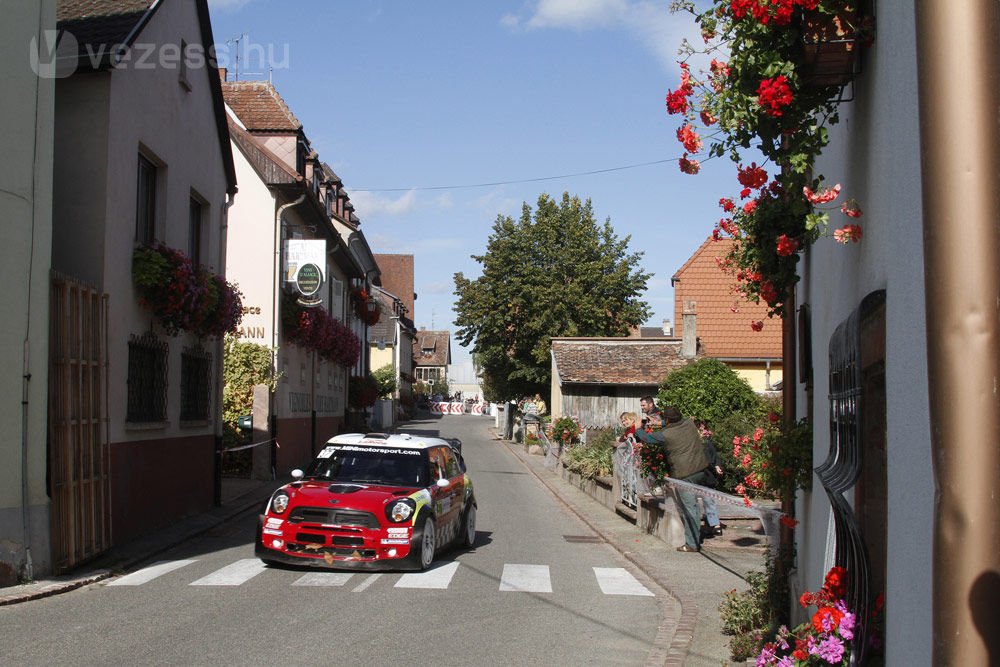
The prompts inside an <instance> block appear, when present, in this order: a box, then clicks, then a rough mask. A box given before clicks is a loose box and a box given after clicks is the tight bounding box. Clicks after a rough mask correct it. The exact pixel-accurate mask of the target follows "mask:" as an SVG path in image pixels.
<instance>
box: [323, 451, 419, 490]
mask: <svg viewBox="0 0 1000 667" xmlns="http://www.w3.org/2000/svg"><path fill="white" fill-rule="evenodd" d="M305 477H306V478H309V479H317V480H323V481H330V482H356V483H358V484H384V485H388V486H410V487H423V486H427V484H428V481H427V480H428V473H427V465H426V463H425V459H424V455H423V452H421V451H420V450H415V449H402V448H391V447H384V448H383V447H355V446H350V445H345V446H337V445H330V446H327V447H326V448H324V449H323V451H321V452H320V453H319V456H318V457H317V458H316V459H315V460H314V461H313V462H312V463H311V464H310V465H309V469H308V470H306V474H305Z"/></svg>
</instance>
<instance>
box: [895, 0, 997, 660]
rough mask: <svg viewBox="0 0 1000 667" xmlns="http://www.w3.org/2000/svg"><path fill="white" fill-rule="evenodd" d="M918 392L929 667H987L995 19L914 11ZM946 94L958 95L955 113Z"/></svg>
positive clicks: (992, 647) (991, 639)
mask: <svg viewBox="0 0 1000 667" xmlns="http://www.w3.org/2000/svg"><path fill="white" fill-rule="evenodd" d="M914 6H915V9H916V12H915V13H916V32H917V34H916V38H917V39H916V41H917V75H918V83H919V86H918V89H919V113H920V158H921V160H920V167H921V170H922V172H921V177H922V186H923V232H924V281H925V285H926V288H925V299H926V309H927V324H926V327H927V375H928V377H927V380H928V395H929V399H930V426H931V429H930V431H931V433H930V435H931V454H932V456H933V462H934V483H935V495H934V560H933V562H934V570H933V637H932V639H933V647H932V648H933V663H934V664H935V665H958V664H963V665H985V664H996V662H997V661H998V660H1000V656H998V651H1000V648H998V644H997V639H996V636H995V631H996V620H995V612H996V603H997V599H998V597H1000V549H998V548H997V530H998V528H997V526H1000V502H998V500H997V484H998V483H997V480H998V479H1000V449H998V448H997V442H1000V398H998V389H997V386H998V380H1000V324H998V302H1000V289H998V288H1000V285H998V283H997V281H996V276H997V275H1000V235H998V232H997V227H996V215H997V211H998V210H1000V189H998V188H997V174H1000V127H998V123H997V109H998V108H1000V79H998V76H997V72H998V71H1000V48H998V43H997V42H998V40H997V34H998V32H1000V17H998V15H997V7H996V2H995V0H967V1H966V2H955V3H942V2H934V1H932V0H916V2H915V5H914ZM944 90H962V91H965V95H964V96H963V97H962V102H961V103H960V104H954V103H953V102H952V103H949V100H948V97H949V96H948V95H942V94H941V91H944Z"/></svg>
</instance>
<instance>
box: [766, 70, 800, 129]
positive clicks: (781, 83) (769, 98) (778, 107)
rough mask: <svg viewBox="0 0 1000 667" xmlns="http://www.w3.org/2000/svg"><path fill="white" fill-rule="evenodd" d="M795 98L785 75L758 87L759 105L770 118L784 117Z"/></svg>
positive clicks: (780, 75)
mask: <svg viewBox="0 0 1000 667" xmlns="http://www.w3.org/2000/svg"><path fill="white" fill-rule="evenodd" d="M794 99H795V97H794V96H793V95H792V89H791V87H789V85H788V79H787V78H786V77H785V75H784V74H779V75H778V76H776V77H774V78H773V79H764V80H763V81H761V82H760V86H758V87H757V103H758V104H760V106H761V108H762V109H763V110H764V113H766V114H767V115H769V116H774V117H775V118H777V117H779V116H781V115H782V113H784V112H783V109H784V108H785V107H787V106H788V105H789V104H791V103H792V100H794Z"/></svg>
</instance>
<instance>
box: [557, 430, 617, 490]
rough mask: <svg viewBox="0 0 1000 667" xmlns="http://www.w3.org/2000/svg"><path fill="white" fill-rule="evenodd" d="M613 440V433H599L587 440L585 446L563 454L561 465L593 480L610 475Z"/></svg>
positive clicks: (571, 449) (572, 448)
mask: <svg viewBox="0 0 1000 667" xmlns="http://www.w3.org/2000/svg"><path fill="white" fill-rule="evenodd" d="M614 440H615V434H614V432H613V431H610V430H608V431H599V432H598V433H597V434H596V435H595V436H593V437H591V438H588V439H587V444H586V445H579V446H576V447H571V448H569V449H567V450H566V452H565V453H564V454H563V464H564V465H565V466H566V467H567V468H568V469H569V470H572V471H573V472H575V473H578V474H579V475H580V476H581V477H585V478H587V479H594V478H595V477H607V476H609V475H611V471H612V469H613V467H614V464H613V462H612V454H613V453H614V447H612V445H611V443H612V442H614Z"/></svg>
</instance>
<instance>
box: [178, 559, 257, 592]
mask: <svg viewBox="0 0 1000 667" xmlns="http://www.w3.org/2000/svg"><path fill="white" fill-rule="evenodd" d="M266 568H267V566H266V565H264V563H262V562H261V561H260V560H258V559H256V558H243V559H240V560H238V561H236V562H235V563H233V564H232V565H227V566H226V567H224V568H222V569H221V570H216V571H215V572H213V573H212V574H210V575H208V576H206V577H202V578H201V579H198V580H197V581H192V582H191V586H239V585H240V584H242V583H245V582H247V581H249V580H250V579H253V578H254V577H256V576H257V575H258V574H260V573H261V572H263V571H264V570H265V569H266Z"/></svg>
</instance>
